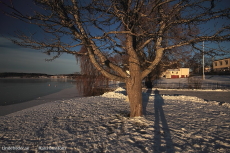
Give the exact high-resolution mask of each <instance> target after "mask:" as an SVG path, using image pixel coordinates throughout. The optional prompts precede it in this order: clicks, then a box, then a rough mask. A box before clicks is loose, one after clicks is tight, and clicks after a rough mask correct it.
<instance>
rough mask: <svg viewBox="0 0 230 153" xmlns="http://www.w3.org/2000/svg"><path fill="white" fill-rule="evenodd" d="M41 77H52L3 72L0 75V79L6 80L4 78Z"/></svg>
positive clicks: (40, 74)
mask: <svg viewBox="0 0 230 153" xmlns="http://www.w3.org/2000/svg"><path fill="white" fill-rule="evenodd" d="M41 76H45V77H50V76H52V75H48V74H45V73H18V72H4V73H0V77H1V78H6V77H20V78H31V77H33V78H39V77H41Z"/></svg>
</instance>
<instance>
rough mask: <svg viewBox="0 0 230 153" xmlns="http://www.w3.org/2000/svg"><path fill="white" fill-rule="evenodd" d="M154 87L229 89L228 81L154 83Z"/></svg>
mask: <svg viewBox="0 0 230 153" xmlns="http://www.w3.org/2000/svg"><path fill="white" fill-rule="evenodd" d="M153 87H154V88H162V89H212V90H215V89H230V83H220V82H216V83H215V82H212V83H180V82H179V83H162V82H159V83H155V84H153Z"/></svg>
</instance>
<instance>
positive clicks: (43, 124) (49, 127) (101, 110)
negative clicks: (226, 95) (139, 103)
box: [0, 88, 230, 153]
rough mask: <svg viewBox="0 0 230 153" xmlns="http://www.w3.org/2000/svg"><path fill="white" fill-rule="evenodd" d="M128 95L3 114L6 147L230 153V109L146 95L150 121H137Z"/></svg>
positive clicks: (1, 141) (1, 138) (1, 142)
mask: <svg viewBox="0 0 230 153" xmlns="http://www.w3.org/2000/svg"><path fill="white" fill-rule="evenodd" d="M124 93H125V91H124V90H123V89H121V88H119V89H118V90H117V91H115V92H110V93H105V94H104V95H102V96H97V97H87V98H76V99H70V100H65V101H61V100H60V101H54V102H50V103H46V104H42V105H39V106H36V107H32V108H29V109H25V110H22V111H19V112H16V113H13V114H9V115H6V116H1V117H0V120H1V123H0V131H1V132H0V147H2V146H4V147H5V149H6V147H8V146H21V147H28V149H29V150H30V151H34V152H36V151H40V150H41V149H44V150H45V149H50V150H52V149H56V150H57V149H59V152H83V153H87V152H95V153H96V152H108V153H109V152H111V153H118V152H124V153H141V152H147V153H152V152H178V153H179V152H184V153H189V152H191V153H192V152H215V153H216V152H221V153H227V152H230V137H229V135H230V113H229V106H228V105H221V106H220V105H218V103H216V102H208V103H207V102H206V101H204V100H202V99H199V98H196V97H189V96H161V95H159V94H148V93H144V94H143V100H144V105H143V108H144V113H145V117H137V118H132V119H131V118H128V117H127V116H128V113H129V111H128V110H129V105H128V103H127V102H126V101H125V100H124V99H125V96H124V95H123V94H124ZM50 146H52V147H53V148H52V147H50ZM55 147H56V148H55ZM58 147H59V148H58ZM8 149H9V148H8ZM39 149H40V150H39ZM2 152H7V151H6V150H2ZM11 152H12V151H11ZM13 152H17V151H13Z"/></svg>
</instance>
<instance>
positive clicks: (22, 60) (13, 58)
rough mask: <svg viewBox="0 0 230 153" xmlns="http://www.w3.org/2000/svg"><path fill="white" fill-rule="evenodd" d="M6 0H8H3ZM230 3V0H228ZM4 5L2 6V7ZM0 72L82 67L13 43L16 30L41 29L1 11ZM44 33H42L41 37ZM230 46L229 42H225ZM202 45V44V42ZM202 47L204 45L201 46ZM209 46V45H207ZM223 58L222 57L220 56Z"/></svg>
mask: <svg viewBox="0 0 230 153" xmlns="http://www.w3.org/2000/svg"><path fill="white" fill-rule="evenodd" d="M3 1H6V0H3ZM227 2H228V3H226V4H229V1H227ZM30 3H31V0H23V1H15V5H16V6H17V7H18V8H19V9H21V11H23V12H27V11H28V12H29V11H31V10H32V9H31V7H30ZM229 5H230V4H229ZM1 7H2V6H0V9H1ZM0 21H1V22H0V73H1V72H26V73H47V74H70V73H75V72H80V67H79V65H78V64H77V62H76V59H75V57H74V56H73V55H68V54H63V55H62V56H61V57H59V58H57V59H55V60H54V61H52V62H47V61H45V59H49V58H51V57H49V56H48V55H46V54H44V53H42V51H38V50H32V49H29V48H23V47H21V46H17V45H15V44H13V43H12V42H11V41H10V40H9V39H7V38H11V37H12V34H13V33H14V31H17V30H22V31H24V32H27V33H28V32H37V33H40V32H41V30H40V29H39V28H38V27H37V26H35V25H30V24H26V23H24V22H22V21H19V20H17V19H14V18H10V17H8V16H5V15H3V14H2V13H0ZM43 36H44V35H42V34H40V35H39V37H41V38H42V37H43ZM225 44H226V46H227V48H230V45H229V43H225ZM201 45H202V44H201ZM208 45H209V46H210V44H208ZM201 47H202V46H201ZM207 47H208V46H207ZM220 58H221V57H220Z"/></svg>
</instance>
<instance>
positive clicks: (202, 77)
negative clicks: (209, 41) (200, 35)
mask: <svg viewBox="0 0 230 153" xmlns="http://www.w3.org/2000/svg"><path fill="white" fill-rule="evenodd" d="M202 78H203V80H205V75H204V41H203V77H202Z"/></svg>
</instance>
